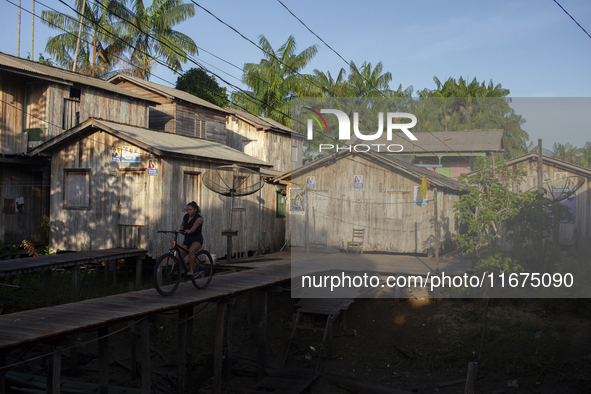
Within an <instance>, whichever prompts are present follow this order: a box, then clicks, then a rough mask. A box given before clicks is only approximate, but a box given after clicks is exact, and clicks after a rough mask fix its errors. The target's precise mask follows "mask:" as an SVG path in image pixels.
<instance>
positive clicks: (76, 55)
mask: <svg viewBox="0 0 591 394" xmlns="http://www.w3.org/2000/svg"><path fill="white" fill-rule="evenodd" d="M85 7H86V0H83V1H82V13H81V14H80V25H79V26H78V39H77V40H76V52H74V64H73V65H72V71H74V72H76V61H77V60H78V48H79V47H80V35H81V34H82V18H84V8H85Z"/></svg>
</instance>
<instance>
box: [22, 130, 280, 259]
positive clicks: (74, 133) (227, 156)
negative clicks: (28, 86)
mask: <svg viewBox="0 0 591 394" xmlns="http://www.w3.org/2000/svg"><path fill="white" fill-rule="evenodd" d="M31 153H32V154H37V155H51V156H52V157H51V190H52V195H51V204H50V210H51V247H52V248H53V249H59V250H74V251H80V250H94V249H103V248H111V247H118V246H119V247H141V248H145V249H147V250H148V254H149V255H151V256H153V257H157V256H158V255H160V254H161V253H163V252H164V251H166V250H167V249H168V248H169V247H170V241H169V239H168V238H167V237H166V236H163V235H160V234H158V233H157V231H158V230H175V229H178V228H179V226H180V223H181V221H182V217H183V215H184V209H185V207H186V204H187V203H188V202H190V201H193V200H194V201H196V202H197V203H198V204H199V206H200V207H201V211H202V215H203V217H204V219H205V224H204V227H203V234H204V239H205V245H204V247H205V248H206V249H207V250H209V251H210V252H211V253H215V254H217V255H218V257H223V256H225V254H226V240H225V238H223V237H222V234H221V232H222V230H225V229H227V227H228V224H229V212H230V201H229V198H227V197H222V196H220V195H218V194H216V193H214V192H212V191H210V190H208V189H207V188H205V187H204V186H202V182H201V178H202V175H203V174H204V172H205V171H207V170H208V169H210V168H212V167H216V166H220V165H227V164H238V165H240V166H244V167H248V168H251V169H254V170H255V171H258V170H259V169H265V168H270V167H271V166H270V165H269V164H267V163H265V162H264V161H262V160H259V159H256V158H253V157H251V156H248V155H246V154H244V153H242V152H239V151H237V150H235V149H232V148H230V147H228V146H226V145H223V144H219V143H216V142H213V141H208V140H204V139H197V138H190V137H185V136H182V135H173V134H168V133H163V132H159V131H155V130H150V129H146V128H140V127H136V126H129V125H125V124H120V123H114V122H108V121H103V120H97V119H89V120H87V121H86V122H84V123H82V124H81V125H79V126H77V127H75V128H73V129H71V130H69V131H68V132H66V133H64V134H62V135H60V136H58V137H56V138H54V139H52V140H50V141H47V142H45V143H44V144H42V145H40V146H39V147H37V148H35V149H34V150H33V151H32V152H31ZM266 188H270V189H271V193H272V194H274V193H275V188H274V186H270V185H266V186H264V187H263V190H265V189H266ZM274 204H275V201H274V200H271V201H269V200H265V199H262V198H260V195H259V194H258V193H257V194H254V195H250V196H247V197H243V198H236V200H235V204H234V207H235V208H234V218H233V224H234V225H233V227H234V228H233V229H235V230H238V239H236V240H235V242H234V245H235V246H234V250H235V251H237V252H248V251H250V252H254V251H257V250H258V249H259V239H260V238H261V235H260V234H261V232H267V233H269V232H270V231H276V230H277V229H271V228H268V227H263V228H261V229H260V230H259V223H263V225H264V226H266V224H265V223H268V222H269V220H263V216H265V217H266V216H272V217H275V216H276V212H275V205H274ZM280 223H281V225H283V223H284V222H283V221H280ZM284 231H285V229H284V227H283V229H282V231H280V233H281V234H280V235H281V239H283V237H284ZM280 246H281V244H279V246H278V247H277V246H275V248H276V249H278V248H279V247H280Z"/></svg>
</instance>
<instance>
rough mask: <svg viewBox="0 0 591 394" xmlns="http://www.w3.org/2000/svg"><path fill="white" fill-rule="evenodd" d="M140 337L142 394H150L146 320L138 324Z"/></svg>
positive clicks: (148, 323) (148, 335) (148, 341)
mask: <svg viewBox="0 0 591 394" xmlns="http://www.w3.org/2000/svg"><path fill="white" fill-rule="evenodd" d="M140 327H141V331H142V333H141V335H142V393H143V394H151V392H152V385H151V381H150V372H151V371H150V322H149V321H148V319H147V318H145V319H144V320H142V322H141V323H140Z"/></svg>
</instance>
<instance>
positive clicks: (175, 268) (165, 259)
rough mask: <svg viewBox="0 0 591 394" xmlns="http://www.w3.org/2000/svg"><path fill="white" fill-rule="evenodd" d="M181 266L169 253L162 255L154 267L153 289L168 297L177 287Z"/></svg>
mask: <svg viewBox="0 0 591 394" xmlns="http://www.w3.org/2000/svg"><path fill="white" fill-rule="evenodd" d="M180 281H181V266H180V264H179V262H178V260H177V259H176V258H175V257H174V255H173V254H171V253H166V254H163V255H162V256H160V257H159V258H158V260H157V261H156V266H154V287H155V288H156V291H158V293H160V294H162V295H163V296H169V295H171V294H172V293H174V292H175V291H176V289H177V287H179V283H180Z"/></svg>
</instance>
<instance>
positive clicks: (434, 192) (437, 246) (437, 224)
mask: <svg viewBox="0 0 591 394" xmlns="http://www.w3.org/2000/svg"><path fill="white" fill-rule="evenodd" d="M433 195H434V196H433V202H434V204H433V205H434V208H435V266H436V269H435V273H436V274H437V275H439V247H440V245H439V209H438V206H437V200H438V199H439V198H438V194H437V188H436V187H434V188H433Z"/></svg>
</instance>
